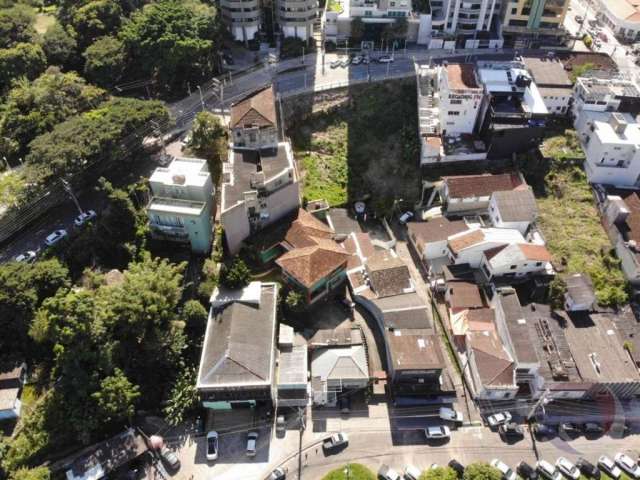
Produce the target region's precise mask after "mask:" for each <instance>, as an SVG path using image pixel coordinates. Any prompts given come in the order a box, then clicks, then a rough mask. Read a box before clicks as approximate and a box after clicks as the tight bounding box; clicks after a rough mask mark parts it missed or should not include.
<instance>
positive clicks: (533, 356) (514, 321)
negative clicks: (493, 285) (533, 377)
mask: <svg viewBox="0 0 640 480" xmlns="http://www.w3.org/2000/svg"><path fill="white" fill-rule="evenodd" d="M499 302H500V305H501V308H502V311H503V312H504V318H505V323H506V325H507V330H509V337H510V338H511V343H512V346H513V354H514V356H515V357H516V359H517V361H518V362H522V363H538V362H539V359H538V355H537V353H536V350H535V348H534V345H533V341H532V338H531V328H530V325H529V324H528V321H527V319H526V318H525V315H524V311H523V309H522V306H521V305H520V301H519V300H518V295H517V294H516V293H515V292H504V293H501V294H499ZM534 328H535V327H534Z"/></svg>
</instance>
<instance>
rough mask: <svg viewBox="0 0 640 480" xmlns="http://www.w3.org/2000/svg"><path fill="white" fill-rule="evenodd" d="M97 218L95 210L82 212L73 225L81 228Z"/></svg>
mask: <svg viewBox="0 0 640 480" xmlns="http://www.w3.org/2000/svg"><path fill="white" fill-rule="evenodd" d="M96 217H97V215H96V212H94V211H93V210H87V211H86V212H82V213H81V214H80V215H78V216H77V217H76V218H75V220H74V221H73V224H74V225H75V226H76V227H81V226H83V225H84V224H85V223H87V222H88V221H90V220H93V219H94V218H96Z"/></svg>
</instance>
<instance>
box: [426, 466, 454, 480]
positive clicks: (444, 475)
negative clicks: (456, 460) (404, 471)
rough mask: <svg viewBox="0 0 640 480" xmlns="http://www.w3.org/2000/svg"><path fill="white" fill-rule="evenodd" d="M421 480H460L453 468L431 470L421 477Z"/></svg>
mask: <svg viewBox="0 0 640 480" xmlns="http://www.w3.org/2000/svg"><path fill="white" fill-rule="evenodd" d="M420 480H458V474H457V473H456V471H455V470H454V469H452V468H451V467H437V468H429V469H428V470H425V471H424V473H423V474H422V475H420Z"/></svg>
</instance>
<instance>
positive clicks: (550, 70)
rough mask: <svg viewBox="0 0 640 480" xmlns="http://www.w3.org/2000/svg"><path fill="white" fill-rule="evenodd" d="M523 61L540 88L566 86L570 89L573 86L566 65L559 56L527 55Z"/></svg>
mask: <svg viewBox="0 0 640 480" xmlns="http://www.w3.org/2000/svg"><path fill="white" fill-rule="evenodd" d="M523 61H524V64H525V66H526V67H527V70H529V72H530V73H531V75H532V76H533V79H534V80H535V82H536V84H537V85H538V88H541V87H565V88H569V89H570V88H571V87H572V85H573V84H572V82H571V79H570V78H569V75H567V71H566V70H565V69H564V65H563V64H562V62H561V61H560V60H558V59H557V58H548V57H526V58H524V59H523Z"/></svg>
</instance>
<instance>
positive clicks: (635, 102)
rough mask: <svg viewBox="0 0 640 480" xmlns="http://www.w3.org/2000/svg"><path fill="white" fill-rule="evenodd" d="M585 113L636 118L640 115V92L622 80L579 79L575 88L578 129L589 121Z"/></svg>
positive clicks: (611, 77) (613, 78)
mask: <svg viewBox="0 0 640 480" xmlns="http://www.w3.org/2000/svg"><path fill="white" fill-rule="evenodd" d="M583 112H621V113H630V114H631V115H633V116H634V117H635V116H637V115H638V114H639V113H640V91H639V90H638V87H636V85H635V84H634V83H633V82H631V81H629V80H624V79H622V78H618V77H615V76H609V77H603V78H598V77H579V78H577V79H576V82H575V85H574V87H573V109H572V113H573V116H574V118H575V123H576V125H575V126H576V129H580V125H581V124H583V123H584V122H586V121H588V114H587V115H582V113H583Z"/></svg>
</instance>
